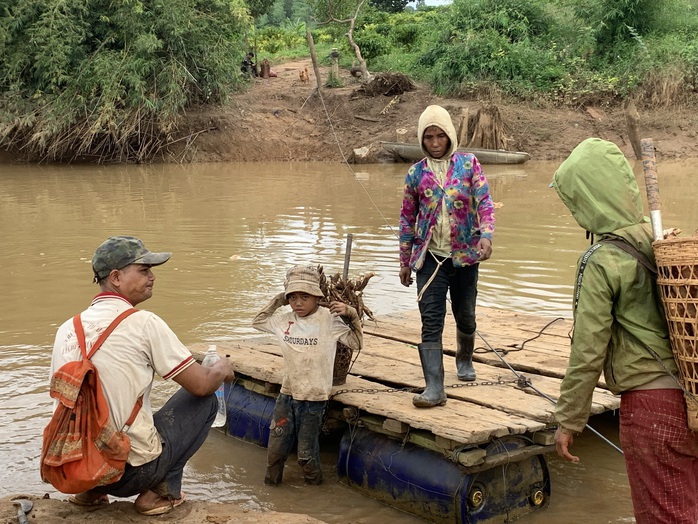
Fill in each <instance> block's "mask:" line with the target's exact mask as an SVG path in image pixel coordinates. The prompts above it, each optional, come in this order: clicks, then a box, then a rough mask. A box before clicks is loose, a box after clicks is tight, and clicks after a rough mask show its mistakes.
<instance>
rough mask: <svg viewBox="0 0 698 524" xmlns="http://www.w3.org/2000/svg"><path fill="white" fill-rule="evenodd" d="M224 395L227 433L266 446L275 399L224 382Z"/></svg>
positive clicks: (236, 384) (238, 385)
mask: <svg viewBox="0 0 698 524" xmlns="http://www.w3.org/2000/svg"><path fill="white" fill-rule="evenodd" d="M225 396H226V407H227V410H228V434H230V435H232V436H234V437H238V438H240V439H242V440H246V441H248V442H254V443H255V444H259V445H260V446H262V447H265V448H266V447H267V443H268V442H269V425H270V424H271V418H272V415H273V414H274V403H275V399H274V398H272V397H268V396H266V395H261V394H259V393H255V392H254V391H250V390H248V389H245V388H244V387H243V386H241V385H240V384H238V383H233V384H232V385H230V384H226V392H225Z"/></svg>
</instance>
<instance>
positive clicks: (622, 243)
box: [601, 238, 657, 276]
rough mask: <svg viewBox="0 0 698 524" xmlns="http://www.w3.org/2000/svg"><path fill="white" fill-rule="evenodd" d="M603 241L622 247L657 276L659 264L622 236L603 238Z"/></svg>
mask: <svg viewBox="0 0 698 524" xmlns="http://www.w3.org/2000/svg"><path fill="white" fill-rule="evenodd" d="M601 242H603V243H604V244H611V245H614V246H616V247H617V248H619V249H622V250H623V251H625V252H626V253H628V254H629V255H632V256H633V257H635V258H636V259H637V261H638V262H639V263H640V264H642V265H643V266H645V267H646V268H647V270H648V271H649V272H650V273H652V274H653V275H654V276H657V266H656V265H654V264H652V262H650V259H649V258H647V255H645V254H644V253H643V252H642V251H640V250H639V249H637V248H636V247H635V246H633V245H632V244H630V243H629V242H626V241H625V240H623V239H622V238H604V239H603V240H601Z"/></svg>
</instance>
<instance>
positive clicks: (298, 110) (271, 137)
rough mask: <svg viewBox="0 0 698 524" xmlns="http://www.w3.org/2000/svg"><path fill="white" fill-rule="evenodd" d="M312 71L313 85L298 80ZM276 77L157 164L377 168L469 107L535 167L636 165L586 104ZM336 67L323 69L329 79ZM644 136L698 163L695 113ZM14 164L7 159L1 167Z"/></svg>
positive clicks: (655, 121) (666, 113) (208, 118)
mask: <svg viewBox="0 0 698 524" xmlns="http://www.w3.org/2000/svg"><path fill="white" fill-rule="evenodd" d="M305 69H307V70H308V72H309V82H308V83H304V82H302V81H301V78H300V75H299V72H300V71H304V70H305ZM272 70H273V71H274V73H275V74H276V76H275V77H272V78H268V79H263V78H254V79H252V80H251V82H250V86H249V88H248V89H247V90H245V91H244V92H241V93H237V94H235V95H234V96H232V97H231V100H230V101H229V103H228V104H227V105H225V106H222V107H199V108H190V109H188V110H187V111H186V113H185V114H184V115H183V117H182V119H181V122H180V124H179V127H178V130H177V131H176V133H174V134H173V136H172V138H171V140H170V143H169V145H168V147H167V148H166V150H165V151H164V152H163V154H162V156H161V157H160V158H157V159H155V161H156V162H195V163H202V162H273V161H283V162H307V161H324V162H341V161H343V160H344V159H345V158H350V157H351V154H352V151H353V150H354V149H357V148H362V147H369V148H370V150H371V153H372V155H373V157H374V158H376V160H377V161H382V162H389V161H391V160H392V158H391V156H390V155H389V154H387V153H386V152H385V151H383V150H382V148H381V147H380V142H381V141H387V142H390V141H395V139H396V129H398V128H402V129H406V130H407V135H406V137H407V140H408V141H412V142H416V130H417V120H418V118H419V115H420V114H421V112H422V111H423V110H424V108H425V107H426V106H427V105H429V104H439V105H442V106H444V107H445V108H446V109H448V110H449V112H450V114H451V116H452V117H453V118H454V123H456V125H457V118H458V116H459V115H460V114H461V109H462V108H467V109H468V110H469V112H470V114H474V113H475V112H476V111H477V110H478V109H480V108H482V107H485V106H487V105H490V104H494V105H496V106H497V108H498V109H499V111H500V113H501V116H502V119H503V122H504V124H505V126H506V133H505V134H506V136H507V137H508V141H507V146H506V149H509V150H513V151H526V152H528V153H529V154H530V155H531V159H532V160H533V161H562V160H564V158H566V156H567V155H568V154H569V153H570V151H572V149H573V148H574V147H575V146H576V145H577V144H578V143H580V142H581V141H582V140H584V139H585V138H588V137H592V136H593V137H600V138H604V139H607V140H611V141H613V142H614V143H616V144H617V145H618V146H619V147H620V148H621V150H622V151H623V152H624V153H625V154H626V156H627V157H628V158H631V159H633V158H634V154H633V150H632V146H631V144H630V141H629V139H628V133H627V125H626V118H625V113H624V111H623V109H622V107H619V106H615V107H611V106H604V105H598V104H596V105H594V104H591V103H588V102H583V101H580V103H579V105H578V107H573V108H572V107H566V108H561V107H554V106H552V105H551V104H549V103H546V102H544V101H537V102H531V103H526V104H523V103H513V102H511V101H508V100H505V99H502V98H500V97H497V96H496V94H495V93H494V92H490V93H481V96H480V97H479V98H477V99H454V98H442V97H439V96H436V95H433V94H431V93H430V91H429V90H428V89H427V88H426V87H425V86H420V85H417V86H416V89H415V90H413V91H409V92H405V93H403V94H401V95H399V97H398V98H397V99H396V98H395V96H392V95H391V96H383V95H377V96H366V95H365V94H362V93H361V90H360V89H359V88H360V86H361V84H360V83H359V81H358V80H357V79H355V78H354V77H352V76H351V75H350V74H349V72H348V71H346V70H340V78H341V80H342V82H343V84H344V86H343V87H338V88H332V89H330V88H323V89H322V95H323V96H322V98H320V97H319V96H317V94H316V80H315V75H314V71H313V68H312V64H311V62H310V59H302V60H296V61H293V62H288V63H284V64H280V65H276V66H272ZM328 73H329V68H327V67H321V68H320V76H321V78H322V79H323V81H324V80H325V79H326V78H327V75H328ZM638 116H639V118H638V133H639V135H640V137H641V138H645V137H649V138H653V139H654V143H655V147H656V149H657V160H658V161H660V162H661V160H662V159H666V160H678V159H682V158H693V157H696V156H698V112H697V111H695V110H694V108H689V107H685V108H654V109H646V108H639V115H638ZM17 159H18V156H17V155H11V154H9V153H8V152H6V151H5V152H3V151H1V150H0V163H8V162H12V161H16V160H17Z"/></svg>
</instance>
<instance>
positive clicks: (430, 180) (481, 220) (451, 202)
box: [400, 153, 494, 270]
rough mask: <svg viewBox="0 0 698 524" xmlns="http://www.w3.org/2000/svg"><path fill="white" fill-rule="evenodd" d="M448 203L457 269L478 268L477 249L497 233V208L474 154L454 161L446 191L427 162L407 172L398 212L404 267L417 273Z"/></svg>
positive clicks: (460, 156) (452, 255)
mask: <svg viewBox="0 0 698 524" xmlns="http://www.w3.org/2000/svg"><path fill="white" fill-rule="evenodd" d="M442 198H445V199H446V208H447V210H448V213H449V221H450V223H451V248H452V251H451V257H452V259H453V265H454V267H462V266H469V265H474V264H477V263H478V260H479V257H478V255H477V244H478V242H479V241H480V239H481V238H487V239H489V240H490V241H491V240H492V236H493V234H494V206H493V204H492V199H491V198H490V192H489V186H488V184H487V179H486V178H485V174H484V173H483V172H482V168H481V167H480V162H478V160H477V158H475V156H474V155H472V154H463V153H454V154H453V155H452V156H451V161H450V164H449V168H448V172H447V173H446V178H445V183H444V187H443V188H442V187H441V185H440V183H439V181H438V178H437V177H436V175H435V174H434V173H433V172H432V171H431V170H430V169H429V167H428V165H427V161H426V159H423V160H421V161H419V162H417V163H416V164H414V165H413V166H412V167H410V169H409V171H408V172H407V177H406V178H405V191H404V195H403V199H402V210H401V212H400V267H405V266H410V267H411V268H412V269H414V270H419V269H420V268H421V267H422V264H423V262H424V257H425V256H426V254H427V249H426V248H427V246H428V245H429V241H430V240H431V237H432V232H433V229H434V226H435V225H436V220H437V218H438V214H439V213H441V211H442V209H443V206H442V205H441V199H442Z"/></svg>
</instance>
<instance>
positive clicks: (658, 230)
mask: <svg viewBox="0 0 698 524" xmlns="http://www.w3.org/2000/svg"><path fill="white" fill-rule="evenodd" d="M641 144H642V170H643V172H644V174H645V188H646V189H647V202H648V203H649V209H650V221H651V223H652V234H653V236H654V240H655V241H656V240H662V239H663V238H664V231H663V226H662V213H661V205H660V202H659V182H658V181H657V167H656V165H655V157H654V141H653V140H652V139H651V138H643V139H642V140H641Z"/></svg>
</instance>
